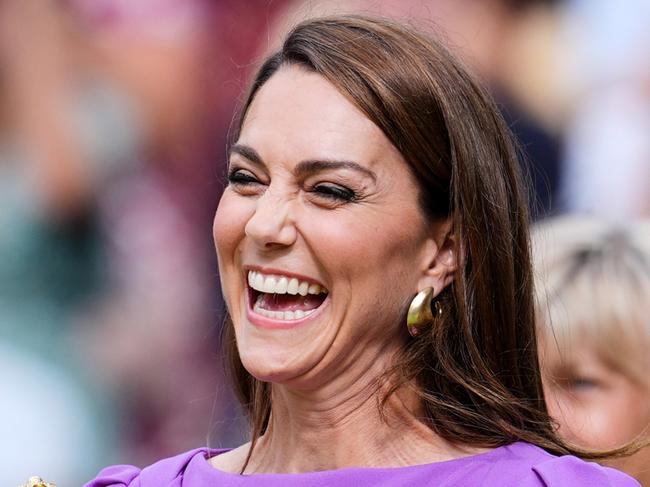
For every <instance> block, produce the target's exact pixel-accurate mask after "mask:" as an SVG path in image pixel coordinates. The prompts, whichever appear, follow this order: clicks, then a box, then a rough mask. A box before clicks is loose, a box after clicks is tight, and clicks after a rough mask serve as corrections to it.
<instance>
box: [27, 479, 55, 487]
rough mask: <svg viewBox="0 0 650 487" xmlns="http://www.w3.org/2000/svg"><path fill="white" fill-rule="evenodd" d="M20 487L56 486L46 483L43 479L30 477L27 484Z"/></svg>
mask: <svg viewBox="0 0 650 487" xmlns="http://www.w3.org/2000/svg"><path fill="white" fill-rule="evenodd" d="M20 487H56V485H55V484H51V483H49V482H45V481H44V480H43V479H42V478H40V477H30V478H29V479H28V480H27V483H26V484H23V485H21V486H20Z"/></svg>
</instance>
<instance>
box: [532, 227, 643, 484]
mask: <svg viewBox="0 0 650 487" xmlns="http://www.w3.org/2000/svg"><path fill="white" fill-rule="evenodd" d="M533 243H534V246H533V249H534V251H535V252H534V256H535V269H536V277H537V278H539V285H538V286H537V289H538V303H539V308H538V313H539V321H540V327H539V330H538V332H539V335H540V336H539V338H540V340H539V342H540V362H541V365H542V377H543V379H544V389H545V392H546V397H547V403H548V408H549V412H550V413H551V415H552V416H553V417H554V418H555V419H556V420H557V422H558V423H559V425H560V430H559V432H560V434H561V435H562V436H563V437H564V438H565V439H566V440H568V441H570V442H571V443H573V444H577V445H580V446H582V447H584V448H592V449H605V448H616V447H618V446H620V445H623V444H626V443H629V442H631V441H633V440H636V439H638V438H641V437H642V435H645V437H646V438H647V437H648V427H650V380H649V377H648V370H650V357H648V349H649V348H650V321H649V319H648V316H650V223H649V222H646V221H636V222H633V223H630V224H628V225H622V224H617V225H614V224H612V223H608V222H606V221H603V220H599V219H596V218H593V217H592V218H586V217H582V218H578V217H565V218H560V219H554V220H550V221H548V222H546V223H544V224H542V225H539V226H538V227H537V228H536V229H535V232H534V233H533ZM607 463H608V464H610V465H613V466H616V467H617V468H620V469H622V470H624V471H625V472H626V473H628V474H630V475H632V476H634V477H635V478H637V479H638V480H639V481H640V482H641V484H642V485H647V486H650V448H645V449H643V450H641V451H639V452H637V453H635V454H634V455H631V456H629V457H627V458H622V459H616V460H610V461H608V462H607Z"/></svg>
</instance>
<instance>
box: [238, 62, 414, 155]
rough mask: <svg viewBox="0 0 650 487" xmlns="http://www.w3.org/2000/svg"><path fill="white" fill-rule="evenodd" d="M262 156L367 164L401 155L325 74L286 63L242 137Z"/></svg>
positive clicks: (254, 107) (255, 105)
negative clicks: (340, 159) (324, 159)
mask: <svg viewBox="0 0 650 487" xmlns="http://www.w3.org/2000/svg"><path fill="white" fill-rule="evenodd" d="M238 142H240V143H243V144H247V145H250V146H252V147H254V148H255V149H256V150H257V151H258V152H260V154H261V156H262V158H264V159H266V158H274V157H280V158H286V159H289V160H293V159H302V158H305V157H319V156H323V157H333V158H345V159H352V160H356V161H358V162H360V163H365V165H369V166H372V165H376V164H377V162H378V161H381V160H386V159H399V160H401V159H402V158H401V155H400V153H399V152H398V151H397V149H396V148H395V147H394V146H393V145H392V144H391V142H390V141H389V140H388V138H387V137H386V136H385V135H384V133H383V132H382V131H381V129H379V127H377V126H376V125H375V124H374V123H373V122H372V121H371V120H370V119H368V118H367V117H366V116H365V115H364V114H363V113H362V112H361V111H360V110H359V109H358V108H357V107H356V106H354V105H353V104H352V102H351V101H349V100H348V99H347V98H346V97H345V96H343V95H342V94H341V93H340V92H339V91H338V90H337V89H336V88H335V87H334V85H332V84H331V83H330V82H329V81H327V80H326V79H325V78H323V77H322V76H320V75H318V74H316V73H313V72H311V71H308V70H306V69H305V68H302V67H298V66H285V67H282V68H280V70H279V71H278V72H277V73H275V74H274V75H273V76H272V77H271V78H270V79H269V80H268V81H267V82H266V83H265V84H264V85H263V86H262V87H261V88H260V90H259V91H258V93H257V94H256V96H255V99H254V100H253V102H252V104H251V106H250V107H249V109H248V112H247V114H246V118H245V120H244V124H243V126H242V130H241V134H240V138H239V141H238Z"/></svg>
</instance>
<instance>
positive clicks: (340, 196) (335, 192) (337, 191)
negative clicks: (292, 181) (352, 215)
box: [311, 183, 357, 202]
mask: <svg viewBox="0 0 650 487" xmlns="http://www.w3.org/2000/svg"><path fill="white" fill-rule="evenodd" d="M311 191H312V193H314V194H315V195H316V196H317V197H319V198H325V199H329V200H334V201H340V202H350V201H355V200H356V199H357V194H356V193H355V192H354V191H353V190H352V189H350V188H346V187H345V186H341V185H340V184H333V183H320V184H317V185H315V186H314V187H313V188H312V190H311Z"/></svg>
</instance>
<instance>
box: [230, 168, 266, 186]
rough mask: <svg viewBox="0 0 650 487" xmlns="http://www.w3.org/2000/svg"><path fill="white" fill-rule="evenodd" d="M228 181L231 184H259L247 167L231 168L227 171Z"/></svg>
mask: <svg viewBox="0 0 650 487" xmlns="http://www.w3.org/2000/svg"><path fill="white" fill-rule="evenodd" d="M228 182H229V183H230V184H233V185H239V186H248V185H252V184H260V181H259V180H258V179H257V177H255V175H254V174H253V173H252V172H250V171H249V170H248V169H238V168H233V169H231V170H230V171H229V172H228Z"/></svg>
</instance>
